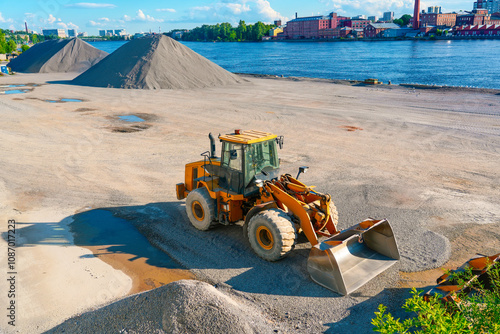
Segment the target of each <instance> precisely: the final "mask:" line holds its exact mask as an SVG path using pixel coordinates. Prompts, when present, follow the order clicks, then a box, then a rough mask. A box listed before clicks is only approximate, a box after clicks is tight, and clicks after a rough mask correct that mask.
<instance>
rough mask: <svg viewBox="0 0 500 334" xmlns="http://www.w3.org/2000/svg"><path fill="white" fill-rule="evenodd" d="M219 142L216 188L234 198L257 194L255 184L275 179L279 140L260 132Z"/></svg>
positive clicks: (241, 133) (231, 137)
mask: <svg viewBox="0 0 500 334" xmlns="http://www.w3.org/2000/svg"><path fill="white" fill-rule="evenodd" d="M219 139H220V141H221V142H222V151H221V164H220V174H221V175H219V177H220V181H219V185H220V186H221V187H223V188H226V189H228V190H230V191H234V192H236V193H238V194H243V195H245V196H250V195H252V194H253V193H257V192H258V188H257V187H256V186H255V180H256V179H261V180H271V179H273V178H276V177H278V175H279V159H278V142H280V140H281V142H282V137H278V136H276V135H273V134H270V133H266V132H261V131H254V130H248V131H238V130H236V131H235V133H233V134H229V135H223V136H219Z"/></svg>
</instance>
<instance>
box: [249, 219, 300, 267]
mask: <svg viewBox="0 0 500 334" xmlns="http://www.w3.org/2000/svg"><path fill="white" fill-rule="evenodd" d="M296 237H297V234H296V233H295V228H294V226H293V223H292V221H291V220H290V217H289V216H288V215H287V214H286V213H285V212H284V211H282V210H279V209H269V210H265V211H262V212H259V213H258V214H256V215H255V216H253V217H252V218H251V219H250V221H249V223H248V240H249V241H250V246H252V249H253V251H254V252H255V253H256V254H257V255H258V256H260V257H261V258H263V259H264V260H267V261H277V260H279V259H282V258H283V257H285V256H287V255H288V253H290V251H291V250H292V249H293V248H294V247H295V239H296Z"/></svg>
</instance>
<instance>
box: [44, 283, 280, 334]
mask: <svg viewBox="0 0 500 334" xmlns="http://www.w3.org/2000/svg"><path fill="white" fill-rule="evenodd" d="M75 332H78V333H82V334H83V333H92V334H94V333H96V332H99V333H207V334H208V333H209V334H212V333H234V334H237V333H273V332H274V327H273V326H272V324H271V323H270V322H268V321H266V320H265V319H264V317H262V315H261V314H260V312H259V311H257V310H256V309H254V308H251V307H249V306H247V305H244V304H242V303H239V302H237V301H235V300H234V299H231V298H229V297H228V296H226V295H225V294H223V293H221V292H220V291H218V290H217V289H216V288H214V287H213V286H212V285H209V284H207V283H203V282H200V281H194V280H183V281H177V282H173V283H171V284H167V285H165V286H163V287H160V288H157V289H154V290H151V291H148V292H144V293H141V294H137V295H133V296H130V297H128V298H125V299H122V300H120V301H118V302H116V303H113V304H111V305H108V306H106V307H103V308H101V309H98V310H96V311H92V312H88V313H84V314H82V315H80V316H76V317H73V318H71V319H68V320H66V321H65V322H63V323H62V324H60V325H59V326H57V327H54V328H53V329H51V330H49V331H47V332H46V333H75Z"/></svg>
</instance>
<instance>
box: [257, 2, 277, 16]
mask: <svg viewBox="0 0 500 334" xmlns="http://www.w3.org/2000/svg"><path fill="white" fill-rule="evenodd" d="M255 3H256V6H257V10H258V11H259V13H260V14H262V15H264V17H265V18H266V19H268V20H273V21H274V20H276V19H277V18H280V17H281V14H280V13H278V12H277V11H275V10H274V9H272V8H271V4H270V3H269V1H266V0H257V1H255Z"/></svg>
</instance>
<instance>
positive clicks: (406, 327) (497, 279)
mask: <svg viewBox="0 0 500 334" xmlns="http://www.w3.org/2000/svg"><path fill="white" fill-rule="evenodd" d="M488 273H489V282H486V283H485V285H487V288H485V286H483V284H481V283H480V282H478V281H477V280H475V281H473V282H471V283H470V285H469V286H471V287H472V288H473V291H475V292H474V293H471V294H465V293H460V294H459V295H458V296H457V297H458V300H459V302H457V303H453V302H443V301H441V300H440V299H439V296H433V297H431V298H430V299H429V300H428V301H425V300H424V299H423V298H422V296H421V294H422V291H417V290H416V289H415V288H413V289H412V290H411V295H412V296H411V297H410V298H409V299H407V300H406V302H405V304H404V305H403V306H402V308H403V309H404V310H405V311H406V312H412V313H413V316H412V317H410V318H409V319H406V320H404V321H403V322H401V321H400V319H395V318H394V317H393V316H392V315H391V314H390V313H386V311H387V307H386V306H384V305H382V304H381V305H379V307H378V312H375V318H373V319H372V322H371V323H372V324H373V325H374V326H375V327H374V329H373V330H374V331H376V332H379V333H429V334H431V333H432V334H439V333H443V334H444V333H450V334H451V333H500V266H498V265H497V266H490V268H489V270H488ZM450 275H451V277H450V279H452V280H454V281H456V282H457V283H458V284H459V285H461V286H463V285H464V284H466V283H467V282H468V281H469V280H470V279H471V278H472V277H473V274H472V271H471V270H466V271H464V272H458V273H451V274H450Z"/></svg>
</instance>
